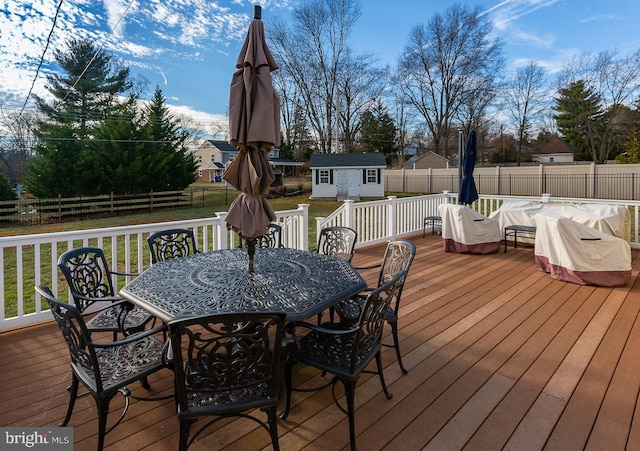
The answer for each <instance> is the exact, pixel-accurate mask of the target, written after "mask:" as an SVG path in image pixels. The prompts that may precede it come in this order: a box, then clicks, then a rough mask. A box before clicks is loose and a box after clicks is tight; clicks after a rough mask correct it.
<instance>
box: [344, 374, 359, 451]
mask: <svg viewBox="0 0 640 451" xmlns="http://www.w3.org/2000/svg"><path fill="white" fill-rule="evenodd" d="M355 391H356V381H344V395H345V397H346V398H347V416H348V417H349V441H350V442H351V451H356V450H357V448H356V424H355V423H356V419H355V410H356V409H355Z"/></svg>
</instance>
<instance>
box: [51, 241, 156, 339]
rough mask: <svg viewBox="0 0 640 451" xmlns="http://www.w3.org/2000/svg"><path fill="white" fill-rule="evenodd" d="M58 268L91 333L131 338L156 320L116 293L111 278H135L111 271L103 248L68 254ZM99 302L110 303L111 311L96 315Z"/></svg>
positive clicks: (103, 311) (64, 255)
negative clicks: (120, 334) (116, 276)
mask: <svg viewBox="0 0 640 451" xmlns="http://www.w3.org/2000/svg"><path fill="white" fill-rule="evenodd" d="M58 267H59V268H60V270H61V271H62V274H64V277H65V279H66V280H67V284H68V285H69V289H70V290H71V296H72V297H73V300H74V303H75V306H76V308H77V309H78V310H79V311H80V313H82V314H83V315H84V316H85V318H86V319H85V321H86V323H87V327H88V328H89V329H90V330H92V331H109V332H113V339H114V340H115V339H116V338H117V334H118V332H121V333H122V334H124V335H128V334H131V333H135V332H140V331H142V330H144V329H145V328H146V327H147V325H148V324H152V323H154V320H155V318H154V317H153V316H152V315H151V314H150V313H149V312H147V311H146V310H144V309H142V308H140V307H137V306H134V305H133V304H131V303H129V302H124V303H122V302H118V301H122V300H123V298H122V297H121V296H118V295H117V294H116V291H115V289H114V287H113V281H112V276H113V275H114V274H118V275H136V274H126V273H121V272H116V271H111V269H110V268H109V264H108V263H107V260H106V258H105V255H104V251H103V250H102V249H100V248H94V247H81V248H77V249H72V250H70V251H67V252H65V253H64V254H62V255H61V256H60V258H59V259H58ZM96 303H108V304H111V303H113V305H111V307H110V308H104V309H100V311H99V312H97V313H93V306H94V304H96Z"/></svg>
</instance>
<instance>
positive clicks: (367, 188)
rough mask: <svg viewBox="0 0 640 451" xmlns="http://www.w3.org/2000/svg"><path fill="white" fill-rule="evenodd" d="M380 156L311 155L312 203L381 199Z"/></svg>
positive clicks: (382, 182) (381, 166)
mask: <svg viewBox="0 0 640 451" xmlns="http://www.w3.org/2000/svg"><path fill="white" fill-rule="evenodd" d="M386 167H387V163H386V160H385V158H384V155H383V154H381V153H377V152H370V153H339V154H313V155H311V160H310V169H311V177H312V179H311V180H312V189H311V198H312V199H338V200H345V199H353V200H359V199H360V198H363V197H364V198H379V197H384V170H385V168H386Z"/></svg>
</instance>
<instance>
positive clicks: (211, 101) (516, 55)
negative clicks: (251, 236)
mask: <svg viewBox="0 0 640 451" xmlns="http://www.w3.org/2000/svg"><path fill="white" fill-rule="evenodd" d="M302 1H304V0H264V1H260V2H245V1H242V0H231V1H213V0H171V1H167V0H144V1H142V0H63V1H62V3H61V7H60V9H59V11H58V17H57V20H56V26H55V28H54V29H53V32H52V34H51V42H50V44H49V47H48V49H47V51H46V53H44V49H45V46H46V41H47V37H48V35H49V33H50V32H51V29H52V25H53V19H54V16H55V15H56V8H57V6H58V4H59V3H60V0H26V1H17V0H0V105H1V106H2V108H3V109H5V110H6V111H14V110H20V109H21V108H22V106H23V104H24V102H25V99H26V98H27V93H28V92H29V90H30V89H33V92H35V93H37V94H40V95H45V94H46V91H45V75H46V74H47V73H48V72H49V71H50V70H51V68H52V66H51V64H50V62H51V61H52V59H53V50H54V49H65V42H66V40H67V39H68V38H70V37H87V38H90V39H92V40H94V42H95V43H96V45H97V46H103V47H104V48H105V49H107V50H108V51H110V52H113V53H114V54H115V55H116V56H117V57H119V58H121V59H122V60H123V62H124V63H125V64H127V65H128V66H129V67H130V68H131V71H132V74H133V75H134V76H137V75H141V76H144V77H145V78H146V79H147V80H148V81H149V90H148V91H149V92H148V93H147V94H148V96H151V94H152V92H153V89H154V88H155V86H156V85H158V86H160V88H161V89H162V90H163V92H164V94H165V95H166V96H167V98H168V103H169V104H170V105H172V106H173V107H174V108H175V111H176V112H177V113H178V114H186V115H189V116H191V117H193V118H194V119H195V121H196V122H197V123H199V124H201V125H202V126H203V127H204V128H205V129H207V130H209V131H211V132H216V128H217V127H219V126H220V125H221V124H222V125H224V116H225V115H226V112H227V107H228V92H229V82H230V80H231V75H232V74H233V71H234V65H235V60H236V57H237V55H238V51H239V49H240V46H241V44H242V41H243V40H244V36H245V33H246V30H247V27H248V24H249V22H250V20H251V18H252V14H253V5H254V4H260V5H262V7H263V20H264V22H265V26H268V21H269V18H270V17H275V16H279V17H284V18H285V19H286V20H288V18H289V14H290V10H291V8H292V7H293V6H295V5H296V4H297V3H298V2H302ZM453 3H456V2H454V1H449V0H429V1H426V0H423V1H419V0H363V2H362V5H363V12H362V17H361V18H360V20H359V22H358V24H357V25H356V28H355V30H354V32H353V34H352V37H351V42H350V43H351V46H352V47H354V48H355V49H357V50H360V51H367V52H369V53H373V54H376V55H378V58H379V60H380V62H381V63H384V64H389V65H392V66H393V65H394V64H395V62H396V60H397V58H398V56H399V55H400V53H401V52H402V49H403V47H404V45H405V44H406V41H407V37H408V35H409V32H410V30H411V28H412V27H413V26H415V25H418V24H425V23H427V22H428V21H429V19H430V18H431V17H432V16H433V15H434V14H435V13H438V12H440V13H442V12H444V11H445V10H446V8H447V7H448V6H450V5H451V4H453ZM458 3H460V2H458ZM472 4H473V5H475V4H478V5H481V6H482V7H483V9H484V11H485V13H486V14H487V15H488V17H489V18H490V19H491V21H492V23H493V25H494V32H495V34H496V35H497V36H499V37H501V38H502V39H503V40H504V42H505V47H504V50H505V56H506V58H507V70H508V71H512V70H515V69H516V68H517V67H518V66H519V65H522V64H526V63H527V62H528V61H530V60H535V61H537V62H538V63H539V64H540V65H542V66H543V67H545V68H546V69H547V71H548V72H549V73H550V74H553V73H554V72H555V71H557V70H558V69H559V68H560V67H561V66H562V64H563V63H565V62H566V61H568V60H569V59H570V58H571V57H572V56H573V55H578V54H580V53H583V52H598V51H601V50H606V49H618V50H619V52H620V53H622V54H626V53H629V52H632V51H635V50H637V49H638V48H640V32H638V25H637V21H638V18H640V2H638V1H637V0H608V1H601V0H505V1H488V2H473V3H472ZM43 53H44V55H45V58H44V64H43V65H42V67H41V68H40V69H39V73H38V76H37V77H36V72H37V70H38V65H39V63H40V58H41V56H42V55H43ZM34 79H35V83H34ZM32 86H33V88H32ZM27 108H33V103H29V104H28V105H27Z"/></svg>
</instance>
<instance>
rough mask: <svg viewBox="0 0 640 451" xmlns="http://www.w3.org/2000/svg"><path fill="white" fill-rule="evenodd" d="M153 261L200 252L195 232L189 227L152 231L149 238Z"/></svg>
mask: <svg viewBox="0 0 640 451" xmlns="http://www.w3.org/2000/svg"><path fill="white" fill-rule="evenodd" d="M147 243H148V244H149V250H150V251H151V263H157V262H160V261H165V260H169V259H172V258H177V257H186V256H187V255H193V254H196V253H198V252H199V251H198V246H197V244H196V239H195V236H194V234H193V232H192V231H191V230H189V229H170V230H162V231H160V232H156V233H152V234H151V235H149V238H147Z"/></svg>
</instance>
